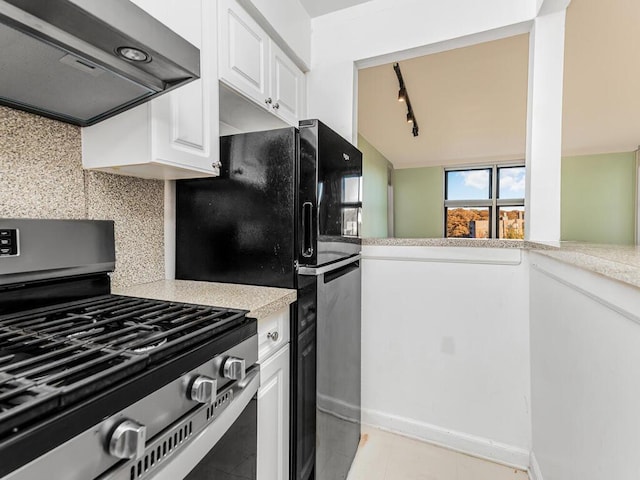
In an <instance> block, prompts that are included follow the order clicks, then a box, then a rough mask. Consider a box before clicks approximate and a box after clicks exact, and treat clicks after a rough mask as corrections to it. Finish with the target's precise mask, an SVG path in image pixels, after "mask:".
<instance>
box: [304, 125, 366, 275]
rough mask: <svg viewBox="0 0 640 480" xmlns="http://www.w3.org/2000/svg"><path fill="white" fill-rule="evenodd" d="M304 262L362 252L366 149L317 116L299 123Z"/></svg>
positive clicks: (325, 261)
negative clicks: (362, 149)
mask: <svg viewBox="0 0 640 480" xmlns="http://www.w3.org/2000/svg"><path fill="white" fill-rule="evenodd" d="M299 192H300V197H299V205H298V211H299V220H298V222H299V223H298V225H299V226H298V228H299V231H300V235H299V239H300V240H299V241H300V245H299V249H298V252H299V253H298V254H299V261H300V264H301V265H323V264H326V263H330V262H333V261H336V260H339V259H341V258H344V257H348V256H351V255H353V254H357V253H359V252H360V243H361V242H360V224H361V221H360V220H361V212H362V153H360V151H359V150H358V149H357V148H356V147H354V146H353V145H351V144H350V143H349V142H348V141H346V140H345V139H344V138H342V137H341V136H340V135H338V134H337V133H336V132H334V131H333V130H331V129H330V128H329V127H327V126H326V125H324V124H323V123H322V122H320V121H318V120H304V121H302V122H300V189H299Z"/></svg>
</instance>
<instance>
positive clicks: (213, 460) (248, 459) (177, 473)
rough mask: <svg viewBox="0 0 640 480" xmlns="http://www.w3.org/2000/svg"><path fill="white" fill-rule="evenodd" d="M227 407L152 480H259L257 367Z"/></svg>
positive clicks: (258, 380) (248, 374)
mask: <svg viewBox="0 0 640 480" xmlns="http://www.w3.org/2000/svg"><path fill="white" fill-rule="evenodd" d="M245 382H246V386H245V387H244V388H243V389H242V393H240V394H239V395H236V396H235V397H234V398H233V400H232V401H231V403H230V404H229V405H228V406H227V407H226V408H225V410H224V411H223V412H222V413H221V414H220V416H219V417H218V418H216V419H215V420H214V421H213V422H212V423H211V424H210V425H209V426H207V428H205V429H204V430H203V431H202V432H201V433H200V434H198V435H197V436H196V437H195V438H194V439H193V440H192V441H191V442H189V443H188V444H187V445H185V446H184V448H183V449H182V450H180V451H179V452H177V454H176V455H175V456H173V457H172V458H171V459H170V461H169V462H168V463H167V464H166V465H165V466H164V467H163V468H162V470H160V471H159V472H158V473H157V474H156V475H155V476H153V477H152V478H153V480H178V479H184V480H205V479H206V480H211V479H214V478H215V479H220V480H224V479H237V478H241V479H243V480H256V468H257V463H256V450H257V445H258V432H257V427H258V422H257V391H258V386H259V384H260V375H259V370H258V368H254V371H253V372H250V373H249V372H248V373H247V378H246V379H245Z"/></svg>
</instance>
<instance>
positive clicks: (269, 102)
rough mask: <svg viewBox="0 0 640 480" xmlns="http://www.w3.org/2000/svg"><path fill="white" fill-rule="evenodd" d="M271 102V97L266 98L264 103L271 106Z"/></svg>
mask: <svg viewBox="0 0 640 480" xmlns="http://www.w3.org/2000/svg"><path fill="white" fill-rule="evenodd" d="M271 102H273V100H271V97H269V98H267V99H266V100H265V101H264V103H266V104H267V105H271Z"/></svg>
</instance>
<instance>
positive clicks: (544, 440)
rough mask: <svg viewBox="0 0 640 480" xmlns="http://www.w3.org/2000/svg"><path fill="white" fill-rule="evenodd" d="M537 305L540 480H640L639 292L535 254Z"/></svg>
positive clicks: (535, 399) (534, 351)
mask: <svg viewBox="0 0 640 480" xmlns="http://www.w3.org/2000/svg"><path fill="white" fill-rule="evenodd" d="M530 302H531V356H532V359H531V364H532V365H531V367H532V373H531V375H532V378H531V380H532V411H533V415H532V419H533V451H534V454H535V460H534V461H533V462H532V463H533V464H534V466H535V470H536V480H542V479H543V478H544V480H603V479H612V480H613V479H615V480H632V479H633V480H637V479H638V478H639V477H638V476H639V475H640V454H639V452H640V414H639V413H638V410H639V408H640V295H638V290H637V289H635V288H632V287H630V286H627V285H624V284H622V283H618V282H615V281H613V280H608V279H606V278H604V277H601V276H599V275H596V274H593V273H590V272H586V271H582V270H579V269H577V268H575V267H572V266H569V265H565V264H562V263H559V262H556V261H555V260H553V259H550V258H547V257H543V256H541V255H539V254H535V253H532V254H531V299H530ZM536 460H537V461H536Z"/></svg>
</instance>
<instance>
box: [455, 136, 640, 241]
mask: <svg viewBox="0 0 640 480" xmlns="http://www.w3.org/2000/svg"><path fill="white" fill-rule="evenodd" d="M638 150H639V151H640V147H638ZM638 158H640V157H639V153H638V152H636V165H637V164H638ZM509 167H522V168H525V162H524V159H523V160H522V161H521V162H505V163H492V164H472V165H459V166H458V165H456V166H451V167H446V168H444V170H443V175H442V183H443V185H442V197H443V198H442V205H443V211H444V222H443V235H442V236H443V238H448V237H447V213H446V210H447V208H473V207H478V208H489V218H490V221H491V225H490V226H491V237H490V238H494V239H495V238H497V237H498V232H497V227H498V222H497V218H496V212H497V211H498V207H524V210H525V212H526V206H525V202H524V198H509V199H499V198H498V170H499V169H501V168H509ZM460 170H491V185H490V186H489V188H490V191H489V193H490V196H491V198H490V199H487V200H447V172H455V171H460ZM525 175H526V171H525ZM637 186H638V182H637V181H636V189H637ZM636 197H637V195H636ZM637 198H638V202H639V204H638V205H639V209H640V197H637ZM637 210H638V209H637ZM492 214H493V215H492ZM638 223H640V213H639V217H638V222H637V224H638ZM638 228H639V230H638V234H637V236H636V238H639V237H640V226H639V227H638Z"/></svg>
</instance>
